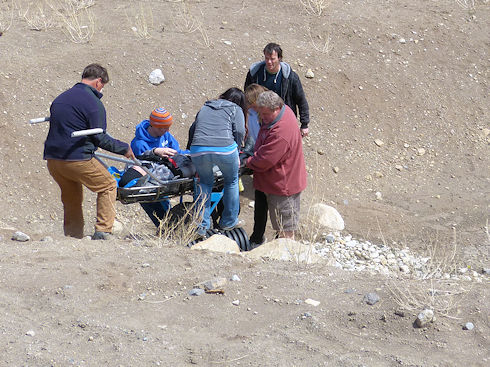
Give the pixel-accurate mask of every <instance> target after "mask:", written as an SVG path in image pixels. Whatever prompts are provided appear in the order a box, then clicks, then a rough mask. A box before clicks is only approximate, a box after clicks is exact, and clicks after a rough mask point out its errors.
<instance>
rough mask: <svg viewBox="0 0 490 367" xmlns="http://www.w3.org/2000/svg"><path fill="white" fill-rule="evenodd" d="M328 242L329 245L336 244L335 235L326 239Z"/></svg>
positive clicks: (330, 235) (329, 235)
mask: <svg viewBox="0 0 490 367" xmlns="http://www.w3.org/2000/svg"><path fill="white" fill-rule="evenodd" d="M325 239H326V240H327V243H334V242H335V236H334V235H333V234H328V235H327V237H325Z"/></svg>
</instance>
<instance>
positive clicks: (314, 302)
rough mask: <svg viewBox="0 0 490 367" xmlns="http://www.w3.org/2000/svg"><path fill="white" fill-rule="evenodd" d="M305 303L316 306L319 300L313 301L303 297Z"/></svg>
mask: <svg viewBox="0 0 490 367" xmlns="http://www.w3.org/2000/svg"><path fill="white" fill-rule="evenodd" d="M305 303H306V304H307V305H311V306H313V307H316V306H318V305H319V304H320V301H315V300H314V299H311V298H307V299H305Z"/></svg>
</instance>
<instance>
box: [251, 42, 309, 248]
mask: <svg viewBox="0 0 490 367" xmlns="http://www.w3.org/2000/svg"><path fill="white" fill-rule="evenodd" d="M252 83H257V84H259V85H262V86H264V87H266V88H267V89H269V90H272V91H274V92H276V94H278V95H279V96H280V97H281V98H282V99H283V100H284V103H286V104H287V105H288V106H289V107H290V108H291V109H292V110H293V112H294V115H295V116H298V110H299V121H300V123H301V127H300V130H301V136H302V137H305V136H307V135H308V132H309V130H308V124H309V122H310V108H309V106H308V102H307V101H306V96H305V92H304V91H303V86H302V85H301V81H300V80H299V76H298V74H296V73H295V72H294V71H293V70H292V69H291V66H289V64H287V63H285V62H283V61H282V49H281V46H279V45H278V44H276V43H269V44H268V45H267V46H265V47H264V61H259V62H256V63H254V64H252V66H250V70H249V71H248V73H247V78H246V80H245V87H244V88H247V87H248V86H249V85H250V84H252ZM267 212H268V203H267V197H266V195H265V193H263V192H262V191H259V190H255V206H254V229H253V233H252V235H251V236H250V245H251V247H252V248H254V247H257V246H259V245H261V244H262V243H263V242H264V240H265V237H264V233H265V228H266V224H267Z"/></svg>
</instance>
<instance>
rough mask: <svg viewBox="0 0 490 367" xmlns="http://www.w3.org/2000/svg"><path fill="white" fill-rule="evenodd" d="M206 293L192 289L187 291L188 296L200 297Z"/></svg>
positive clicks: (199, 289) (198, 289)
mask: <svg viewBox="0 0 490 367" xmlns="http://www.w3.org/2000/svg"><path fill="white" fill-rule="evenodd" d="M205 292H206V291H205V290H204V289H202V288H192V289H191V290H190V291H189V296H200V295H203V294H204V293H205Z"/></svg>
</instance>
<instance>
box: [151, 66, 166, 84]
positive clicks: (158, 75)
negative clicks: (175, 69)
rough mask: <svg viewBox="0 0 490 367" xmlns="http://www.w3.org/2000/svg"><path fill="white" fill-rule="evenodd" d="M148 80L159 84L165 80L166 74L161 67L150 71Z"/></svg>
mask: <svg viewBox="0 0 490 367" xmlns="http://www.w3.org/2000/svg"><path fill="white" fill-rule="evenodd" d="M148 81H149V82H150V83H151V84H153V85H158V84H161V83H163V82H164V81H165V76H163V72H162V71H161V70H160V69H155V70H153V71H152V72H151V73H150V76H149V77H148Z"/></svg>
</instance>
